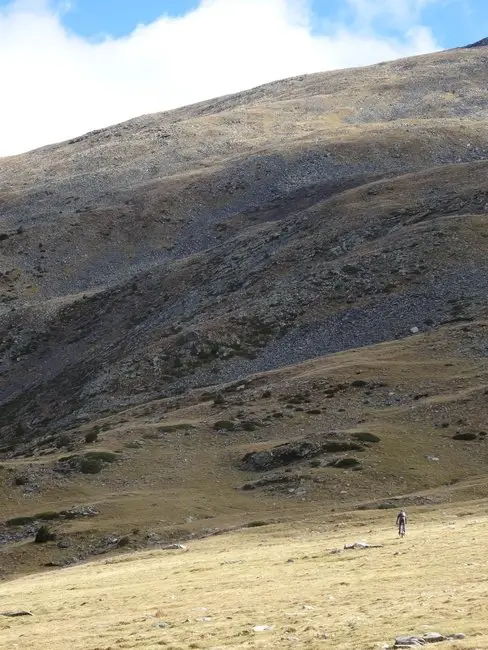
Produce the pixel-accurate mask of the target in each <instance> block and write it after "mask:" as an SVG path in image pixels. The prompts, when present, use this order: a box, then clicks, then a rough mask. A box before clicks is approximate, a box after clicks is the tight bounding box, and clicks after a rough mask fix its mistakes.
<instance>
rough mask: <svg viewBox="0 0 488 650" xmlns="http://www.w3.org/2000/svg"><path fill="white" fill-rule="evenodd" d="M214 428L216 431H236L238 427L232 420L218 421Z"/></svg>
mask: <svg viewBox="0 0 488 650" xmlns="http://www.w3.org/2000/svg"><path fill="white" fill-rule="evenodd" d="M213 428H214V429H215V431H234V429H235V428H236V427H235V424H234V423H233V422H230V420H218V421H217V422H215V424H214V425H213Z"/></svg>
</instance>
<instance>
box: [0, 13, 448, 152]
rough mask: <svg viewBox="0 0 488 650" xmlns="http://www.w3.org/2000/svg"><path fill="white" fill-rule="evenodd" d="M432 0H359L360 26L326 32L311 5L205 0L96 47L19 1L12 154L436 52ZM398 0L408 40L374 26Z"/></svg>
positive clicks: (7, 133)
mask: <svg viewBox="0 0 488 650" xmlns="http://www.w3.org/2000/svg"><path fill="white" fill-rule="evenodd" d="M426 1H428V0H348V2H349V3H350V4H352V5H353V6H354V9H355V12H356V20H355V22H354V24H353V25H352V26H351V25H350V26H349V27H348V26H347V25H345V24H343V25H341V24H336V25H334V27H333V29H331V28H330V27H329V30H328V32H327V33H317V32H316V31H314V30H312V20H311V15H310V12H309V7H308V2H307V0H202V1H201V3H200V6H199V8H198V9H196V10H194V11H192V12H190V13H188V14H187V15H186V16H184V17H181V18H168V17H162V18H160V19H159V20H157V21H155V22H153V23H152V24H149V25H141V26H139V27H137V29H135V30H134V31H133V32H132V33H131V34H130V35H128V36H126V37H123V38H106V39H105V40H104V41H103V42H100V43H93V42H90V41H89V40H87V39H84V38H81V37H79V36H77V35H75V34H73V33H71V32H69V31H68V30H66V28H65V27H64V26H63V24H62V17H61V16H60V15H59V13H57V12H55V11H54V10H53V9H52V6H51V5H50V4H48V1H47V0H17V1H16V2H14V3H13V4H11V5H8V6H7V7H6V8H3V10H2V9H0V83H1V88H2V100H1V104H0V106H1V109H0V118H1V119H0V155H10V154H12V153H18V152H21V151H26V150H27V149H32V148H34V147H37V146H41V145H44V144H48V143H50V142H55V141H60V140H63V139H67V138H70V137H73V136H75V135H79V134H81V133H84V132H86V131H89V130H91V129H95V128H100V127H103V126H108V125H110V124H114V123H116V122H120V121H123V120H126V119H129V118H131V117H135V116H137V115H141V114H144V113H150V112H156V111H161V110H166V109H169V108H174V107H177V106H181V105H184V104H188V103H192V102H196V101H200V100H202V99H208V98H211V97H215V96H218V95H222V94H227V93H232V92H235V91H238V90H243V89H245V88H250V87H252V86H256V85H259V84H262V83H266V82H268V81H273V80H275V79H279V78H284V77H289V76H293V75H298V74H304V73H310V72H317V71H321V70H330V69H336V68H342V67H349V66H354V65H366V64H370V63H375V62H377V61H381V60H386V59H393V58H397V57H400V56H407V55H410V54H420V53H424V52H429V51H433V50H435V49H437V45H436V43H435V41H434V38H433V36H432V34H431V32H430V30H429V29H427V28H426V27H422V26H421V25H419V24H417V19H418V13H417V10H419V9H420V8H421V7H420V5H421V4H422V3H425V2H426ZM430 1H432V0H430ZM397 3H398V5H397ZM391 5H395V6H398V7H399V6H400V5H402V6H403V7H404V8H405V13H402V12H401V11H400V13H399V14H396V16H397V17H398V16H402V17H403V18H402V20H403V26H404V35H403V36H402V37H398V38H387V37H386V36H381V35H378V34H375V33H374V32H373V31H372V28H371V25H370V22H371V20H372V19H373V18H375V17H377V16H378V9H379V8H380V7H382V9H381V11H382V12H383V15H388V12H389V11H390V10H389V9H388V7H391ZM58 6H59V5H58ZM63 6H64V7H66V6H67V5H66V4H65V3H64V4H63ZM374 7H376V10H375V11H373V12H372V9H374ZM381 11H380V14H381ZM390 14H391V12H390Z"/></svg>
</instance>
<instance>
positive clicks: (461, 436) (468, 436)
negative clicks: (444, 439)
mask: <svg viewBox="0 0 488 650" xmlns="http://www.w3.org/2000/svg"><path fill="white" fill-rule="evenodd" d="M477 437H478V436H477V435H476V433H473V432H471V431H464V432H459V433H456V434H455V435H454V436H453V438H454V440H476V438H477Z"/></svg>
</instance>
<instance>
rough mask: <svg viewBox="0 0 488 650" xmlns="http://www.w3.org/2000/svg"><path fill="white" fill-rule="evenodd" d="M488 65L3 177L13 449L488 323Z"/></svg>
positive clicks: (102, 146) (430, 65) (289, 100)
mask: <svg viewBox="0 0 488 650" xmlns="http://www.w3.org/2000/svg"><path fill="white" fill-rule="evenodd" d="M486 61H487V50H486V48H484V47H477V48H472V49H464V50H453V51H449V52H443V53H440V54H435V55H429V56H425V57H417V58H414V59H407V60H402V61H396V62H392V63H386V64H381V65H378V66H373V67H370V68H366V69H361V70H347V71H338V72H333V73H327V74H322V75H312V76H309V77H300V78H296V79H291V80H286V81H282V82H277V83H274V84H270V85H268V86H264V87H261V88H257V89H255V90H252V91H248V92H246V93H240V94H238V95H236V96H232V97H224V98H221V99H218V100H215V101H212V102H205V103H202V104H199V105H196V106H192V107H189V108H185V109H180V110H177V111H172V112H170V113H166V114H161V115H154V116H148V117H143V118H138V119H136V120H132V121H131V122H129V123H126V124H123V125H119V126H116V127H112V128H110V129H106V130H103V131H100V132H96V133H92V134H88V135H87V136H83V137H81V138H77V139H75V140H73V141H70V142H69V143H63V144H60V145H53V146H50V147H46V148H44V149H40V150H37V151H34V152H31V153H29V154H25V155H23V156H17V157H13V158H6V159H2V160H1V161H0V174H1V180H2V194H1V197H0V209H1V215H2V216H1V223H2V234H1V235H0V239H1V241H0V246H1V247H2V258H1V264H2V267H3V268H2V275H1V277H0V280H1V283H2V286H3V312H2V323H1V327H2V341H3V342H2V348H1V349H2V353H3V354H2V356H3V359H2V365H1V373H2V380H3V386H2V392H1V403H2V404H3V405H4V408H3V418H2V432H3V435H4V436H5V437H6V438H7V439H9V440H11V441H12V440H14V439H17V438H18V436H19V434H18V432H19V431H20V430H21V429H22V427H25V428H26V429H28V430H29V431H31V433H32V432H36V431H38V430H43V429H45V428H46V427H48V428H50V427H52V426H53V425H54V426H56V427H60V426H61V427H62V426H66V425H67V424H69V423H70V421H73V419H75V418H76V417H79V416H86V415H87V414H88V413H92V414H94V413H97V412H99V411H100V410H103V409H106V408H118V407H119V406H121V405H123V404H127V403H131V402H133V401H136V402H141V401H145V400H148V399H152V398H154V397H157V396H164V395H165V394H170V393H171V392H174V391H177V392H178V391H179V392H181V391H182V390H184V389H186V388H187V387H189V386H196V385H201V384H208V383H213V382H215V381H218V380H226V379H229V380H230V379H235V378H237V377H239V376H244V375H245V374H246V373H249V372H256V371H261V370H266V369H272V368H276V367H280V366H283V365H286V364H290V363H295V362H298V361H301V360H304V359H306V358H310V357H313V356H317V355H320V354H326V353H330V352H335V351H338V350H341V349H347V348H349V347H357V346H358V345H368V344H372V343H376V342H379V341H383V340H388V339H391V338H396V337H399V336H400V337H401V336H404V335H407V334H408V333H409V330H410V328H411V327H414V326H415V327H420V328H421V329H422V328H424V327H432V326H435V325H438V324H440V323H442V322H445V321H446V320H449V319H450V318H452V317H456V318H459V317H466V318H472V317H474V316H476V315H478V314H479V313H480V308H481V307H482V306H483V298H484V296H485V295H486V289H487V275H486V265H485V261H484V260H485V257H486V256H485V253H486V243H485V242H486V213H487V208H486V206H487V205H488V198H487V190H488V188H487V186H486V162H484V161H485V159H486V158H487V151H488V132H487V130H486V118H487V106H488V100H487V97H486V93H485V92H484V87H485V82H486ZM405 173H407V175H405ZM385 179H388V180H385ZM348 188H352V189H348ZM354 188H355V189H354ZM19 422H20V427H19V426H18V425H19Z"/></svg>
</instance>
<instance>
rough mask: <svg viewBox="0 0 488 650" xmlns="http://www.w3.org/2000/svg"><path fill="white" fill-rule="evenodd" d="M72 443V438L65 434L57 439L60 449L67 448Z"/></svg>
mask: <svg viewBox="0 0 488 650" xmlns="http://www.w3.org/2000/svg"><path fill="white" fill-rule="evenodd" d="M70 443H71V438H70V437H69V436H68V435H67V434H66V433H63V434H62V435H60V436H58V437H57V438H56V447H57V448H58V449H61V447H67V446H68V445H69V444H70Z"/></svg>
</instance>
